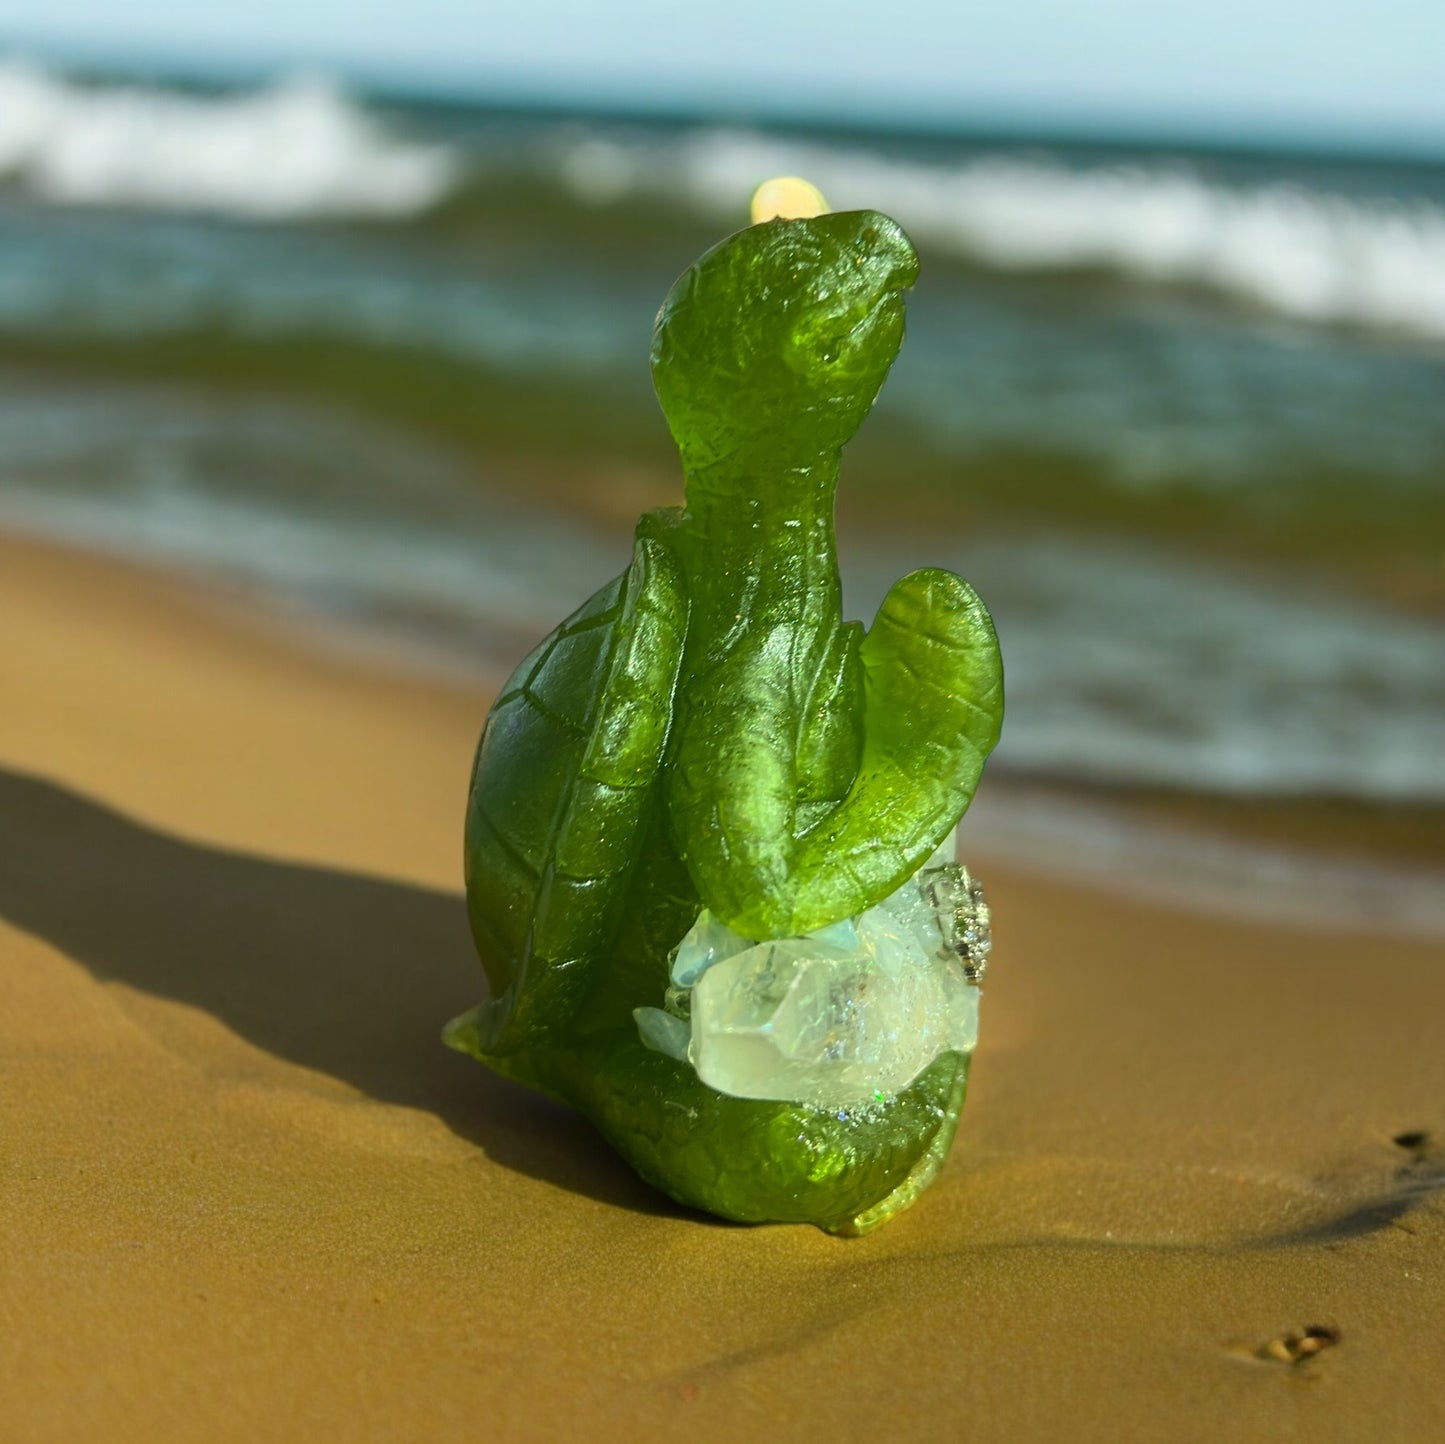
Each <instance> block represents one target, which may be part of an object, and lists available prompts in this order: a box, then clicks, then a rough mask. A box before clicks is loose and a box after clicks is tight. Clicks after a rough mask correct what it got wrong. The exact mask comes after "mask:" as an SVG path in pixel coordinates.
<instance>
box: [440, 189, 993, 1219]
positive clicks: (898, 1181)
mask: <svg viewBox="0 0 1445 1444" xmlns="http://www.w3.org/2000/svg"><path fill="white" fill-rule="evenodd" d="M917 271H918V264H917V258H916V256H915V255H914V252H913V248H912V246H911V245H910V244H909V242H908V240H907V238H906V237H905V236H904V235H903V233H902V231H901V230H899V228H898V227H897V225H895V224H894V223H893V222H892V221H890V220H888V219H887V218H886V217H884V216H880V215H878V214H876V213H874V212H868V211H863V212H850V213H842V214H833V215H825V216H820V217H817V218H815V219H811V220H798V221H772V222H768V223H767V224H764V225H759V226H753V227H750V228H749V229H747V230H745V231H741V232H739V233H738V234H737V235H735V236H732V237H730V238H729V239H727V240H726V241H724V242H722V244H721V245H719V246H717V247H715V248H714V249H713V250H712V251H710V252H708V253H707V254H706V255H705V256H703V257H702V258H701V260H699V261H698V262H697V263H696V265H694V266H693V267H692V268H691V269H690V270H689V271H688V272H687V273H686V274H685V275H683V277H682V278H681V279H680V280H679V281H678V283H677V284H676V285H675V286H674V287H673V289H672V292H671V294H670V295H669V296H668V299H667V301H666V303H665V304H664V306H663V309H662V311H661V312H660V314H659V316H658V320H657V326H656V330H655V333H654V345H653V376H654V381H655V384H656V387H657V393H658V396H659V398H660V400H661V402H662V405H663V409H664V411H665V413H666V416H667V419H668V423H669V425H670V427H671V429H672V433H673V436H674V438H675V440H676V441H677V445H678V449H679V451H680V452H681V455H682V461H683V466H684V471H685V474H686V483H687V491H686V505H685V507H683V508H682V509H676V510H668V511H659V512H652V513H649V514H647V515H646V516H644V517H643V518H642V520H641V522H640V523H639V525H638V529H637V540H636V544H635V548H634V552H633V560H632V564H631V566H630V567H629V568H628V570H627V571H626V572H625V573H623V575H622V576H621V577H619V578H618V579H617V580H616V581H615V582H613V583H611V584H610V585H609V586H607V587H604V588H603V589H602V590H601V591H600V592H598V593H597V595H596V596H594V597H593V598H592V599H591V600H590V601H589V602H588V603H587V604H586V605H584V606H583V607H582V608H581V609H580V610H579V611H577V612H576V613H575V614H574V615H573V616H572V617H570V618H568V619H567V621H565V622H564V623H563V624H562V625H561V626H560V627H559V628H558V629H557V631H555V632H554V633H553V634H552V635H551V636H550V637H548V638H547V639H546V641H544V642H543V643H542V645H541V646H540V647H538V648H537V650H536V651H535V652H533V653H532V655H531V656H529V657H528V658H527V659H526V660H525V661H524V662H523V663H522V664H521V666H520V667H519V668H518V669H517V671H516V673H515V674H514V675H513V677H512V679H511V680H510V681H509V683H508V684H507V687H506V688H505V689H504V691H503V693H502V695H501V696H500V697H499V698H498V700H497V702H496V704H495V706H494V707H493V709H492V712H491V715H490V716H489V718H488V720H487V725H486V729H485V731H484V733H483V735H482V741H481V745H480V747H479V749H478V753H477V762H476V767H475V770H474V774H473V778H472V786H471V793H470V797H469V801H468V808H467V827H466V877H467V899H468V907H469V912H470V916H471V922H472V929H473V933H474V935H475V937H476V941H477V946H478V950H479V951H480V953H481V956H482V960H483V963H484V964H485V967H486V970H487V976H488V980H489V982H490V985H491V999H490V1000H489V1001H488V1002H486V1003H484V1004H482V1005H481V1006H480V1007H479V1008H477V1009H476V1010H474V1011H473V1012H472V1013H469V1014H467V1015H466V1016H465V1017H464V1018H461V1019H458V1020H457V1022H456V1023H454V1024H453V1025H452V1027H451V1028H450V1029H449V1030H448V1035H447V1036H448V1041H449V1042H451V1043H452V1044H453V1046H456V1047H459V1048H461V1049H463V1050H464V1051H467V1052H470V1053H472V1054H474V1055H475V1056H477V1057H479V1058H481V1059H482V1060H483V1061H484V1062H487V1063H489V1064H490V1065H491V1066H493V1067H496V1068H497V1069H498V1070H499V1071H501V1072H504V1073H506V1074H508V1075H509V1076H512V1077H515V1078H518V1079H520V1080H522V1081H524V1082H527V1083H529V1084H531V1085H533V1086H536V1087H539V1088H541V1089H543V1090H545V1091H546V1092H549V1093H551V1094H552V1095H554V1096H555V1097H558V1098H561V1099H563V1100H564V1101H566V1102H569V1103H571V1104H573V1105H574V1106H576V1107H578V1108H579V1109H581V1110H582V1111H583V1112H585V1113H586V1114H587V1115H588V1116H589V1117H591V1118H592V1119H593V1121H594V1122H595V1123H596V1124H597V1125H598V1127H599V1128H600V1129H601V1131H602V1132H603V1134H604V1135H605V1136H606V1137H607V1138H608V1139H609V1140H610V1141H611V1142H612V1143H613V1145H614V1146H615V1147H616V1148H617V1149H618V1150H619V1151H620V1152H621V1153H622V1154H623V1155H624V1156H625V1157H626V1158H627V1159H628V1160H629V1161H630V1162H631V1163H632V1164H633V1166H634V1167H636V1168H637V1170H638V1172H639V1173H641V1174H642V1175H643V1177H645V1178H647V1179H649V1180H650V1181H651V1182H653V1183H655V1184H656V1185H657V1186H658V1187H660V1188H663V1189H665V1190H666V1191H667V1192H669V1193H670V1194H672V1195H673V1196H674V1197H675V1198H678V1199H679V1200H681V1201H682V1202H685V1203H688V1204H692V1205H694V1206H696V1207H699V1208H704V1209H709V1210H711V1211H713V1212H716V1213H719V1214H722V1215H724V1216H725V1217H729V1218H737V1219H745V1220H749V1221H758V1220H764V1219H774V1220H787V1221H800V1222H801V1221H806V1222H813V1223H817V1224H820V1225H821V1226H823V1227H826V1228H831V1229H834V1230H837V1231H843V1232H848V1231H860V1230H861V1229H863V1228H866V1227H871V1226H873V1225H874V1224H876V1223H878V1222H881V1221H882V1220H883V1219H884V1218H886V1217H888V1216H889V1214H890V1213H891V1212H893V1211H894V1210H895V1209H896V1208H897V1207H901V1206H903V1205H904V1204H906V1203H908V1202H911V1201H912V1198H913V1197H914V1196H916V1194H917V1192H918V1191H919V1189H920V1188H921V1187H922V1186H923V1185H924V1184H925V1183H926V1182H927V1181H928V1179H929V1178H931V1177H932V1175H933V1173H934V1172H936V1171H937V1168H938V1167H939V1166H940V1165H941V1163H942V1160H943V1156H944V1154H945V1153H946V1151H947V1145H948V1141H949V1140H950V1139H951V1137H952V1132H953V1129H954V1127H955V1125H956V1123H957V1118H958V1109H959V1106H960V1105H961V1103H962V1098H963V1086H964V1080H965V1078H966V1076H967V1068H966V1062H965V1060H961V1059H959V1058H957V1057H956V1056H953V1055H949V1056H946V1057H944V1058H940V1059H939V1060H938V1061H937V1062H936V1063H935V1064H934V1065H933V1066H932V1067H931V1068H930V1069H928V1070H927V1071H926V1072H925V1073H924V1074H923V1075H922V1076H921V1077H920V1078H919V1079H917V1080H916V1081H915V1082H914V1084H913V1085H912V1086H911V1087H910V1088H908V1089H907V1090H906V1091H905V1092H904V1093H902V1094H900V1095H898V1096H897V1097H894V1098H887V1099H880V1100H877V1101H876V1102H872V1103H869V1104H868V1105H866V1106H865V1107H861V1108H856V1109H847V1110H843V1111H841V1112H839V1111H836V1110H833V1111H829V1110H819V1109H813V1108H810V1107H807V1106H804V1105H798V1104H790V1103H770V1102H759V1101H756V1100H743V1099H736V1098H727V1097H723V1096H722V1095H720V1094H718V1093H715V1092H713V1091H712V1090H711V1089H708V1088H706V1087H705V1086H704V1085H703V1084H701V1083H700V1082H699V1081H698V1079H697V1078H696V1076H695V1075H694V1074H693V1072H692V1070H691V1069H690V1068H688V1067H687V1066H686V1065H684V1064H680V1063H677V1062H675V1061H673V1060H672V1059H669V1058H665V1057H663V1056H661V1055H660V1054H656V1053H652V1052H649V1051H648V1050H647V1049H646V1048H644V1047H643V1046H642V1044H641V1043H640V1042H639V1040H638V1037H637V1032H636V1029H635V1026H634V1025H633V1023H632V1009H633V1008H635V1007H639V1006H643V1005H653V1006H657V1005H660V1004H661V1002H662V998H663V992H664V990H665V988H666V986H667V970H668V960H669V954H670V952H671V951H672V949H673V948H675V947H676V945H677V943H678V942H679V941H680V939H681V938H682V936H683V934H684V933H685V932H686V931H687V929H688V927H689V926H690V925H691V924H692V921H693V919H694V918H695V916H696V914H697V912H698V909H699V908H700V907H701V906H703V905H704V904H706V905H707V906H708V907H710V908H711V909H712V910H713V912H714V913H716V914H717V915H718V916H720V917H721V918H723V919H724V920H725V921H726V922H727V923H729V924H730V925H731V926H732V927H733V928H734V929H735V930H736V931H737V932H739V933H741V934H743V935H744V936H749V937H755V938H766V937H785V936H789V935H791V934H795V933H804V932H810V931H812V930H814V929H816V928H819V927H823V926H825V925H827V924H828V923H831V922H835V921H837V920H838V919H840V918H844V917H849V916H853V915H855V914H857V913H859V912H861V911H863V910H864V909H865V908H867V907H870V906H872V905H873V904H875V903H877V902H878V901H880V900H881V899H882V898H883V897H885V896H886V895H887V894H889V893H890V892H892V891H894V889H896V888H897V887H898V886H899V885H900V884H902V883H903V882H904V881H905V880H906V879H907V878H908V877H909V876H911V875H912V873H914V872H915V871H917V869H918V868H919V866H921V864H922V863H923V861H924V860H925V859H926V858H927V857H928V856H929V854H931V853H932V852H933V851H934V850H935V849H936V848H937V847H938V846H939V844H940V843H942V842H943V841H944V840H945V839H946V838H947V837H948V836H949V834H950V833H951V831H952V829H953V828H954V826H955V825H956V824H957V822H958V819H959V817H960V816H961V815H962V813H963V811H964V809H965V808H966V807H967V806H968V803H969V801H970V799H971V798H972V796H973V791H974V788H975V787H976V785H977V783H978V779H979V774H980V772H981V770H982V767H983V763H984V760H985V758H986V757H987V755H988V752H989V750H990V749H991V748H992V746H993V744H994V742H995V741H996V740H997V738H998V732H999V725H1000V721H1001V717H1002V710H1003V689H1002V672H1001V668H1000V662H999V655H998V646H997V642H996V639H995V637H994V632H993V627H992V624H991V623H990V621H989V617H988V613H987V612H986V611H985V609H984V607H983V604H982V603H981V602H980V601H979V599H978V597H977V596H976V595H975V594H974V592H973V590H972V588H971V587H969V586H968V584H967V583H966V582H964V581H963V580H962V579H960V578H958V577H956V576H954V575H952V574H951V573H949V572H944V571H937V570H928V571H919V572H914V573H912V574H911V575H909V576H907V577H904V578H903V579H902V580H901V581H899V582H898V583H897V584H896V585H895V586H894V587H893V589H892V590H891V591H890V593H889V594H888V597H887V598H886V599H885V601H884V603H883V606H882V607H881V608H880V610H879V613H878V616H877V618H876V619H875V621H874V623H873V626H872V628H871V629H870V630H869V631H868V632H867V633H866V634H865V633H864V631H863V629H862V628H861V627H860V626H859V625H858V624H857V623H856V622H845V621H844V620H843V617H842V611H841V601H840V590H839V578H838V563H837V554H836V547H835V544H834V532H833V504H834V492H835V488H836V484H837V478H838V463H839V455H840V452H841V450H842V447H843V445H844V443H845V442H846V441H847V440H848V439H849V437H851V436H852V435H853V433H854V432H855V431H856V430H857V428H858V426H859V425H860V424H861V422H862V421H863V418H864V417H865V416H866V415H867V413H868V410H869V408H870V407H871V406H872V404H873V401H874V398H875V397H876V396H877V393H878V390H879V388H880V387H881V386H882V384H883V380H884V378H885V376H886V375H887V372H888V368H889V366H890V365H891V364H892V362H893V359H894V357H895V356H896V355H897V352H898V348H899V345H900V344H901V342H902V338H903V299H902V295H901V292H902V290H903V289H904V288H906V287H908V286H910V285H912V283H913V281H914V280H915V279H916V276H917Z"/></svg>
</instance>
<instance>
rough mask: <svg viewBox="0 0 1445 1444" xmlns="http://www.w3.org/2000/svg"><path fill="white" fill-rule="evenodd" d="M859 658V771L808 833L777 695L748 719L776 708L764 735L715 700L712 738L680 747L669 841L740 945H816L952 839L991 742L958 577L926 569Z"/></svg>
mask: <svg viewBox="0 0 1445 1444" xmlns="http://www.w3.org/2000/svg"><path fill="white" fill-rule="evenodd" d="M859 658H860V660H861V663H862V673H863V685H862V696H861V702H862V706H861V712H862V718H861V722H862V727H861V730H862V753H861V757H860V759H859V761H858V765H857V771H856V773H855V774H854V776H853V779H852V782H851V785H849V786H848V788H847V792H846V795H845V796H843V798H842V799H841V801H839V802H838V803H837V804H836V805H835V806H833V807H831V808H829V809H827V810H826V811H824V812H823V815H822V816H821V817H816V816H815V817H813V818H810V819H808V823H809V825H807V826H806V827H805V828H798V829H795V828H794V826H792V824H793V823H794V820H795V819H798V820H801V817H800V811H799V809H798V807H797V797H798V795H799V792H800V784H799V776H798V765H797V764H798V748H797V731H796V727H789V726H788V725H786V724H787V722H788V720H789V716H788V712H787V705H788V703H789V701H790V698H789V696H788V694H787V693H786V692H785V691H784V690H783V689H781V688H778V687H774V688H772V689H771V690H770V691H764V693H763V695H762V697H761V700H759V701H758V702H757V703H756V707H762V706H764V705H766V704H770V703H771V704H772V705H773V709H774V712H775V713H776V716H773V715H771V714H770V716H769V722H770V724H771V725H758V724H757V721H756V718H755V717H753V716H751V715H749V714H746V713H744V712H742V710H741V709H740V708H739V707H738V705H737V703H736V701H735V700H734V698H732V697H730V696H722V697H717V698H709V699H708V702H707V704H706V706H707V708H710V709H711V710H712V711H713V712H714V713H720V714H721V715H712V716H709V715H707V712H706V711H704V720H705V724H706V725H703V726H697V725H696V724H694V730H693V731H692V732H691V733H689V732H684V733H683V734H682V735H681V737H680V745H679V760H678V765H677V768H676V772H675V778H674V785H673V788H672V794H671V807H672V815H673V823H674V828H675V830H676V832H677V833H678V835H679V836H680V837H682V838H685V839H686V846H685V852H686V857H687V864H688V868H689V870H690V871H691V872H692V874H693V877H694V879H695V881H696V883H697V887H698V891H699V892H700V893H701V895H702V896H703V898H704V899H705V900H706V901H707V904H708V906H709V907H710V908H711V909H712V910H713V912H714V913H715V914H716V915H717V916H718V917H720V918H721V919H722V920H723V921H724V922H726V923H727V924H728V926H729V927H731V928H732V929H733V930H734V931H735V932H737V933H738V934H740V935H741V936H744V937H750V938H782V937H793V936H798V935H801V934H804V933H810V932H812V931H814V930H815V929H817V928H821V927H825V926H827V925H828V924H829V923H833V922H837V921H838V920H839V919H841V918H846V917H850V916H853V915H854V914H856V913H859V912H862V911H863V909H864V908H867V907H870V906H872V905H873V904H874V903H876V902H878V901H879V900H880V899H882V898H883V897H886V896H887V895H888V894H889V893H891V892H893V891H894V890H895V889H896V888H898V887H899V886H901V884H902V883H903V882H904V881H905V880H906V879H908V878H909V877H911V876H912V875H913V874H914V873H915V872H917V871H918V869H919V868H920V867H921V866H922V865H923V863H924V861H925V860H926V859H927V858H928V856H929V855H930V854H931V853H932V852H933V851H934V850H935V849H936V848H937V847H938V846H939V845H940V844H941V843H943V842H944V841H945V840H946V839H947V837H948V835H949V833H951V832H952V831H953V829H954V827H955V826H957V824H958V820H959V817H960V816H961V815H962V813H963V812H964V810H965V809H966V808H967V806H968V804H969V802H970V801H971V800H972V798H973V794H974V790H975V788H976V787H977V786H978V780H979V775H980V773H981V772H982V770H983V764H984V761H985V759H986V758H987V756H988V754H989V752H990V750H991V749H992V747H993V745H994V743H995V742H996V741H997V740H998V735H999V728H1000V725H1001V723H1002V720H1003V669H1002V664H1001V662H1000V659H999V650H998V639H997V637H996V636H995V634H994V629H993V623H992V621H991V620H990V618H989V615H988V612H987V610H986V609H985V608H984V605H983V603H982V602H981V601H980V600H979V598H978V595H977V593H976V592H975V591H974V590H973V588H972V587H971V586H969V584H968V583H967V582H966V581H964V580H963V579H962V578H961V577H957V576H955V575H954V574H953V573H952V572H945V571H940V570H936V569H929V570H923V571H917V572H912V573H910V574H909V575H908V576H906V577H904V578H903V579H902V580H901V581H899V582H897V583H895V584H894V586H893V588H892V590H891V591H890V592H889V593H888V596H887V597H886V598H885V599H884V602H883V605H882V607H880V608H879V611H878V616H877V618H876V619H875V621H874V623H873V627H872V629H871V630H870V631H869V632H868V634H867V636H866V637H864V639H863V642H862V645H861V647H860V648H859ZM738 690H739V691H740V692H741V691H742V690H743V688H742V687H741V686H739V688H738ZM775 699H776V700H775ZM695 710H696V709H695ZM704 750H705V755H694V753H697V754H704ZM709 761H710V762H711V765H710V766H708V765H706V764H707V763H708V762H709Z"/></svg>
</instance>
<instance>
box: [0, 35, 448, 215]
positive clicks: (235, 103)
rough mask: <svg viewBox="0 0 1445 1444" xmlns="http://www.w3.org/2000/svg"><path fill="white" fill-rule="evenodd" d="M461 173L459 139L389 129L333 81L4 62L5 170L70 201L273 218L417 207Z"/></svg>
mask: <svg viewBox="0 0 1445 1444" xmlns="http://www.w3.org/2000/svg"><path fill="white" fill-rule="evenodd" d="M456 174H457V159H456V157H455V155H454V154H453V152H452V151H451V150H450V149H449V148H448V147H446V146H442V145H428V144H416V143H408V142H403V141H399V140H395V139H392V138H389V137H388V136H387V135H385V134H384V132H383V131H382V129H381V127H380V126H378V125H377V124H376V123H375V122H374V121H373V120H372V119H371V118H370V117H369V116H367V115H366V114H365V112H364V111H363V110H362V109H361V108H360V107H359V106H358V105H356V104H355V103H354V102H352V101H351V100H349V99H348V98H347V97H346V96H345V95H344V94H343V93H342V92H341V91H339V90H338V89H337V88H336V87H334V86H333V85H331V84H330V83H328V82H326V81H323V80H317V79H298V80H290V81H285V82H281V83H278V84H276V85H274V86H270V87H267V88H265V89H262V90H254V91H248V92H243V93H234V94H217V95H200V94H191V93H186V92H183V91H176V90H162V89H156V88H152V87H140V86H105V87H99V86H91V85H82V84H78V83H76V82H74V81H71V80H67V79H65V78H63V77H60V76H56V75H53V74H51V73H49V72H47V71H45V70H43V69H41V68H39V67H37V66H33V65H29V64H25V63H22V62H15V61H11V62H0V182H6V183H9V184H12V185H16V186H18V187H20V188H21V189H23V190H24V191H25V192H27V193H29V194H31V195H33V196H35V197H37V198H39V199H41V200H45V201H49V202H52V203H56V204H62V205H92V206H133V207H138V208H149V209H157V210H175V211H209V212H216V213H220V214H223V215H230V216H237V217H242V218H245V219H248V220H261V221H281V220H301V219H308V218H313V217H319V216H375V217H383V216H408V215H413V214H415V213H417V212H419V211H424V210H426V209H428V208H429V207H431V206H433V205H435V204H436V203H437V201H439V200H440V199H441V198H442V197H443V196H444V195H445V194H446V193H447V192H448V191H449V190H450V189H451V187H452V185H453V183H454V181H455V178H456Z"/></svg>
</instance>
